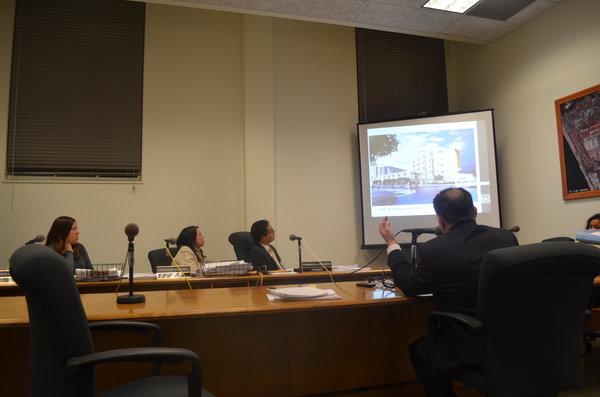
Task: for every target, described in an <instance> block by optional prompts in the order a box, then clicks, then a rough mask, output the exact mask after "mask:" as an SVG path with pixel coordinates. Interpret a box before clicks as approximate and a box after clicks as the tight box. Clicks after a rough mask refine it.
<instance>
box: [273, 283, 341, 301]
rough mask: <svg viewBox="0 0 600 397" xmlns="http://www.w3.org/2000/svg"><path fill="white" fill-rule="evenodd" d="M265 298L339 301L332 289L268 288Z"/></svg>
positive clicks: (305, 287)
mask: <svg viewBox="0 0 600 397" xmlns="http://www.w3.org/2000/svg"><path fill="white" fill-rule="evenodd" d="M268 291H269V292H267V298H268V299H269V300H270V301H271V302H273V301H295V300H323V299H341V298H340V297H339V296H338V295H337V294H336V293H335V291H334V290H332V289H319V288H316V287H310V286H304V287H286V288H269V289H268Z"/></svg>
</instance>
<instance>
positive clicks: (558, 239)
mask: <svg viewBox="0 0 600 397" xmlns="http://www.w3.org/2000/svg"><path fill="white" fill-rule="evenodd" d="M557 241H569V242H573V241H575V239H572V238H571V237H564V236H559V237H550V238H546V239H543V240H542V243H554V242H557Z"/></svg>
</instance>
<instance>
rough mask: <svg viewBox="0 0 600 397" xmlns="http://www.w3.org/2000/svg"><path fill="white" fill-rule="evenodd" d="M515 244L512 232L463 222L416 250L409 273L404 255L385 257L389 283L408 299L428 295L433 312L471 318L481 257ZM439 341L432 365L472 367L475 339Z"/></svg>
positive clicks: (449, 333)
mask: <svg viewBox="0 0 600 397" xmlns="http://www.w3.org/2000/svg"><path fill="white" fill-rule="evenodd" d="M514 245H518V242H517V239H516V237H515V235H514V234H513V233H512V232H509V231H508V230H503V229H497V228H493V227H489V226H483V225H477V224H476V223H475V222H465V223H461V224H459V225H456V226H455V227H453V228H452V229H451V230H450V231H449V232H448V233H447V234H444V235H441V236H439V237H436V238H434V239H432V240H429V241H427V242H426V243H424V244H422V245H420V246H419V249H418V257H419V261H418V266H417V267H416V268H413V267H412V266H411V263H410V258H409V256H408V255H407V253H405V252H403V251H400V250H395V251H392V252H391V253H390V255H389V256H388V265H389V267H390V269H391V270H392V276H393V278H394V283H395V284H396V285H397V286H398V287H399V288H400V289H402V291H403V292H404V293H405V294H406V295H407V296H413V295H419V294H429V293H432V294H433V298H434V301H435V303H436V307H437V310H443V311H451V312H457V313H464V314H468V315H470V316H473V317H475V309H476V307H477V288H478V286H479V271H480V269H481V261H482V259H483V256H484V255H485V254H486V253H487V252H489V251H492V250H495V249H497V248H505V247H512V246H514ZM441 334H442V336H440V337H439V338H438V342H437V343H438V344H437V345H436V347H435V350H436V351H435V354H434V357H433V363H434V366H436V367H438V368H440V369H443V370H449V369H453V368H456V367H458V366H462V365H477V363H478V362H479V355H478V353H477V346H475V339H474V338H473V337H472V336H471V335H469V334H468V333H466V332H464V331H463V330H462V329H461V328H459V327H456V328H455V329H446V330H443V332H442V333H441Z"/></svg>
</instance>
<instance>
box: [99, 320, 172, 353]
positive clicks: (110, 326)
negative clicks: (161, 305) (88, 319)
mask: <svg viewBox="0 0 600 397" xmlns="http://www.w3.org/2000/svg"><path fill="white" fill-rule="evenodd" d="M89 327H90V331H122V332H136V333H138V334H145V333H148V332H153V333H154V338H153V339H152V346H154V347H159V346H162V345H163V338H162V332H161V330H160V327H159V326H158V325H156V324H152V323H143V322H140V321H96V322H93V323H89Z"/></svg>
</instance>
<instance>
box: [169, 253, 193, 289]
mask: <svg viewBox="0 0 600 397" xmlns="http://www.w3.org/2000/svg"><path fill="white" fill-rule="evenodd" d="M165 251H166V252H167V255H169V258H171V265H174V266H175V268H177V271H178V273H179V275H180V277H181V276H183V278H184V280H185V282H186V283H187V285H188V287H190V289H193V288H192V285H191V284H190V280H189V279H188V276H186V275H185V273H184V272H182V271H181V268H180V267H179V265H178V264H177V262H176V261H175V258H173V255H172V254H171V250H170V249H169V243H167V242H165Z"/></svg>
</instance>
